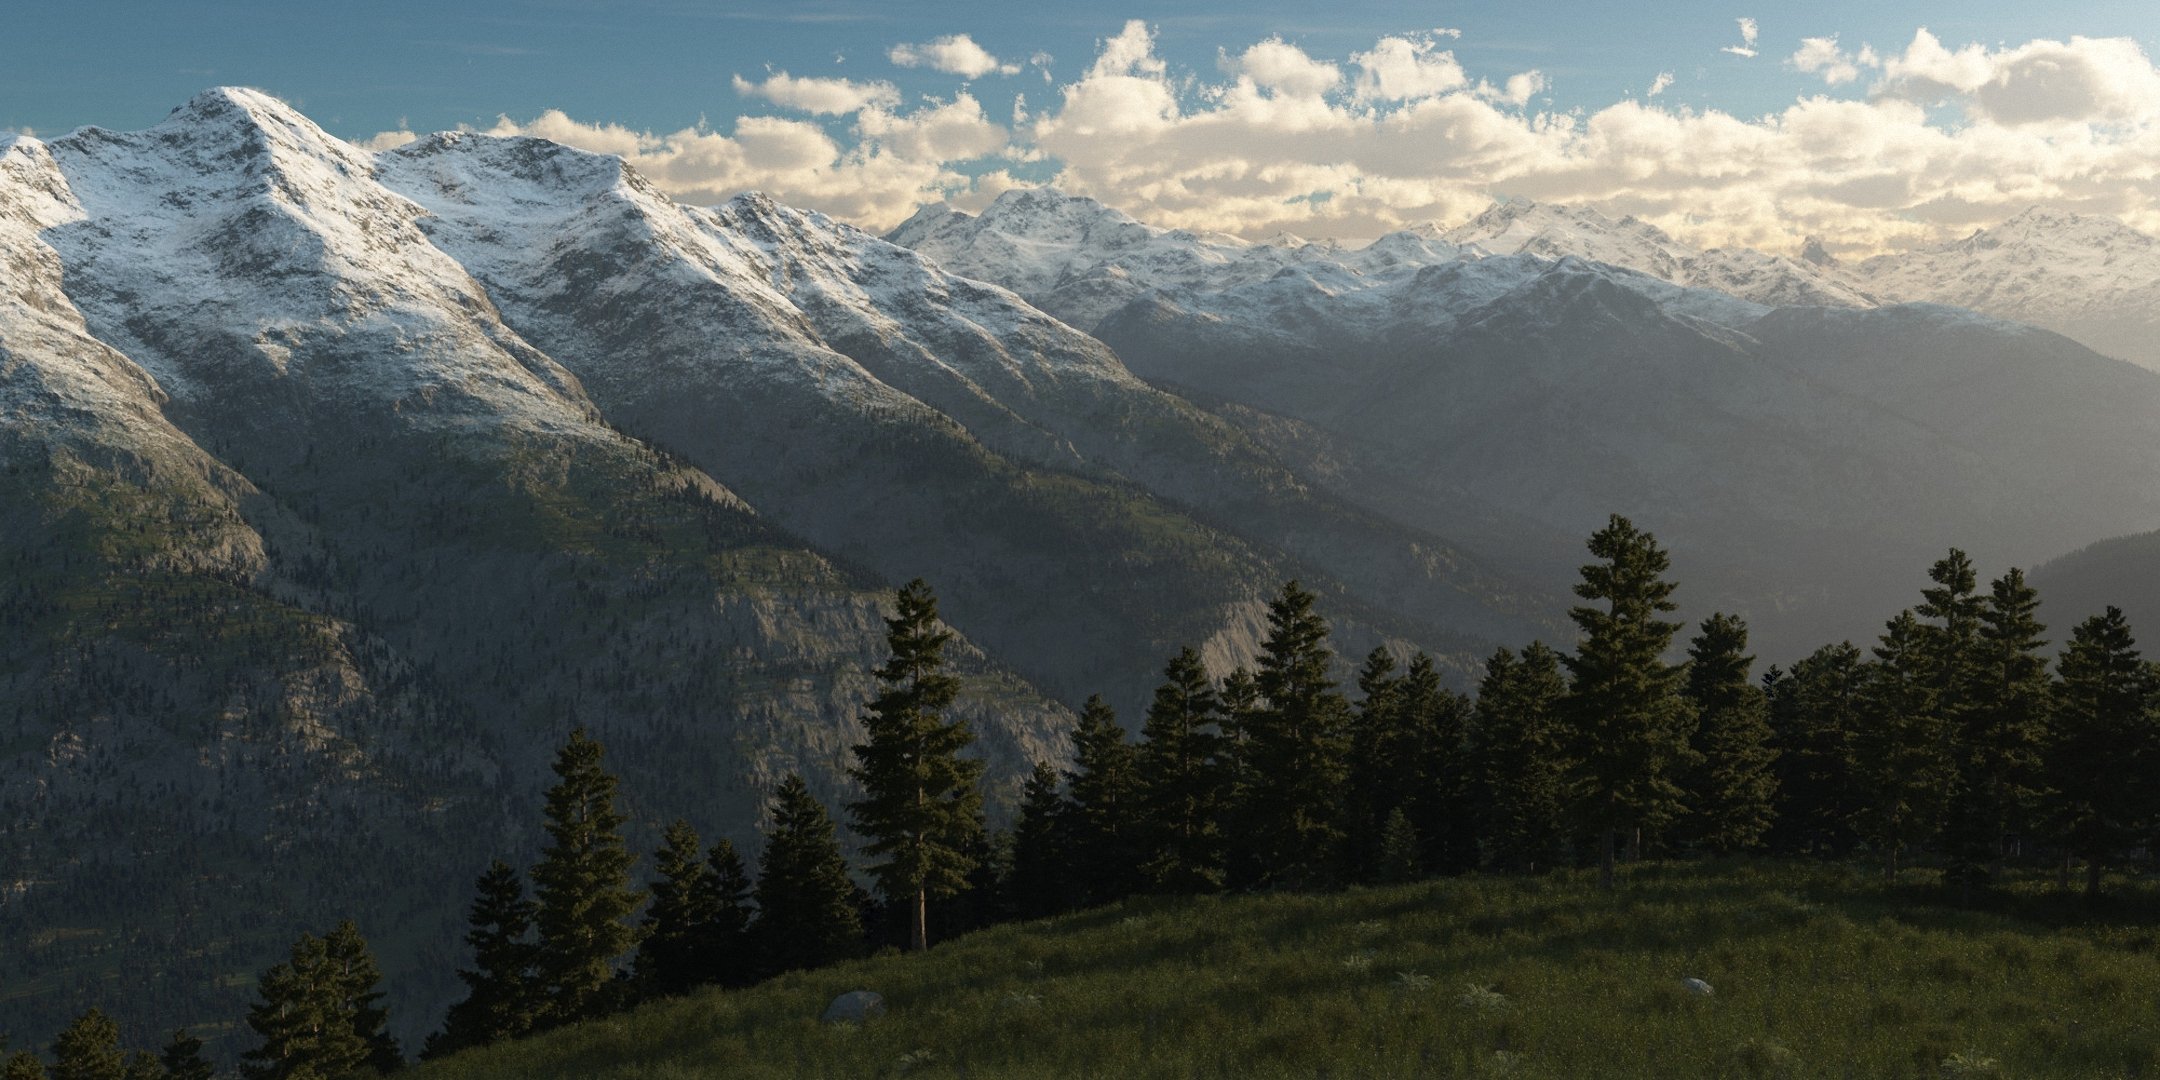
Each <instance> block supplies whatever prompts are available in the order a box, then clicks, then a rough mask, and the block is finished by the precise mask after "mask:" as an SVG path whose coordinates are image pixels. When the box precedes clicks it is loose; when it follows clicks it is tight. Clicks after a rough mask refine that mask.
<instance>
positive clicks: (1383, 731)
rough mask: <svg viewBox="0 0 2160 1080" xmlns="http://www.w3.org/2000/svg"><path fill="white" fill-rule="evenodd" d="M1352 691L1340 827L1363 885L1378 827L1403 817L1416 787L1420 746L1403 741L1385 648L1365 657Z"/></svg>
mask: <svg viewBox="0 0 2160 1080" xmlns="http://www.w3.org/2000/svg"><path fill="white" fill-rule="evenodd" d="M1357 687H1358V702H1357V706H1356V707H1355V708H1354V709H1353V710H1352V711H1351V714H1350V756H1349V761H1348V767H1349V777H1350V785H1349V791H1348V795H1349V800H1348V801H1349V814H1348V819H1347V820H1346V821H1345V822H1344V826H1345V829H1346V831H1347V832H1348V834H1349V837H1350V848H1351V852H1352V855H1353V859H1352V862H1353V866H1352V868H1351V869H1352V871H1353V873H1355V874H1356V875H1357V876H1358V877H1359V878H1361V879H1363V880H1368V881H1369V880H1377V878H1378V876H1379V865H1380V832H1381V829H1382V827H1383V826H1385V825H1386V823H1387V820H1388V816H1389V815H1390V814H1391V813H1393V812H1394V811H1396V810H1404V811H1405V813H1406V814H1407V810H1406V809H1405V808H1406V807H1407V805H1408V802H1409V799H1410V798H1411V797H1414V796H1415V794H1416V793H1417V788H1418V786H1419V785H1418V783H1417V777H1416V773H1417V768H1418V766H1419V765H1421V764H1423V762H1422V760H1421V757H1420V754H1419V750H1420V749H1421V747H1419V746H1418V745H1417V744H1416V742H1415V741H1412V740H1405V739H1404V738H1403V736H1404V734H1405V732H1404V730H1403V729H1404V727H1405V726H1406V725H1405V724H1404V720H1405V717H1404V712H1405V710H1404V709H1403V707H1402V698H1403V677H1402V675H1401V673H1400V672H1399V671H1398V669H1397V665H1396V663H1395V654H1394V653H1392V652H1389V651H1388V648H1387V646H1385V645H1381V646H1377V647H1375V648H1374V649H1373V651H1372V652H1370V653H1367V654H1366V655H1365V664H1364V666H1363V667H1361V668H1359V669H1358V674H1357ZM1406 742H1408V743H1409V744H1408V745H1405V743H1406ZM1405 773H1407V774H1409V777H1410V779H1409V781H1408V782H1407V783H1405V782H1404V781H1403V778H1402V777H1403V774H1405ZM1405 824H1408V821H1407V818H1406V819H1405ZM1419 861H1420V862H1421V863H1422V862H1423V859H1422V858H1420V860H1419Z"/></svg>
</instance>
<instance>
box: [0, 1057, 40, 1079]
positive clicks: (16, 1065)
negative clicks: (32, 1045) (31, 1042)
mask: <svg viewBox="0 0 2160 1080" xmlns="http://www.w3.org/2000/svg"><path fill="white" fill-rule="evenodd" d="M0 1080H46V1078H45V1063H44V1062H42V1061H39V1060H38V1056H37V1055H36V1054H33V1053H31V1052H30V1051H28V1050H17V1051H16V1052H14V1053H13V1054H10V1055H8V1059H7V1064H6V1065H5V1066H0Z"/></svg>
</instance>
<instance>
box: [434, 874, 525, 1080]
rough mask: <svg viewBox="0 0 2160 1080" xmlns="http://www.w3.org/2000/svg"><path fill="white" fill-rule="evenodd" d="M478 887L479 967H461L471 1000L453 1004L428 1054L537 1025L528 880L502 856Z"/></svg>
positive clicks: (471, 936) (469, 935)
mask: <svg viewBox="0 0 2160 1080" xmlns="http://www.w3.org/2000/svg"><path fill="white" fill-rule="evenodd" d="M473 889H474V892H475V893H476V895H475V896H474V898H473V902H472V907H471V908H469V909H468V914H467V918H468V921H469V924H470V927H471V928H470V929H468V930H467V931H466V932H465V944H466V945H468V946H470V947H471V949H472V952H473V966H472V967H471V968H470V969H464V970H460V971H459V972H458V979H459V980H461V981H462V982H464V984H465V999H464V1000H463V1001H460V1002H458V1003H457V1004H455V1005H452V1006H450V1012H449V1015H447V1016H446V1017H444V1018H443V1028H442V1030H441V1031H439V1032H437V1033H435V1034H434V1035H432V1036H430V1037H429V1038H428V1041H427V1046H426V1048H425V1049H423V1050H422V1051H421V1054H420V1056H421V1057H423V1058H436V1057H441V1056H443V1055H445V1054H454V1053H456V1052H458V1051H460V1050H464V1049H467V1048H470V1047H475V1046H487V1045H489V1044H492V1043H498V1042H502V1041H504V1040H506V1039H515V1038H517V1037H519V1036H521V1035H524V1034H525V1033H526V1032H528V1031H531V1030H532V1027H533V1020H534V1014H535V1013H536V1011H537V1010H538V1007H539V1002H538V1001H537V1000H536V997H535V987H534V983H533V961H534V959H535V957H536V955H537V949H536V947H535V946H534V945H533V942H532V940H531V938H530V933H531V930H532V920H533V902H532V901H531V900H528V899H526V897H525V882H524V881H523V879H521V878H520V877H519V876H518V872H517V871H516V870H515V869H513V868H512V867H511V866H510V864H509V863H506V862H504V861H502V860H501V859H497V860H495V861H494V862H493V863H491V864H489V866H488V868H487V872H486V873H483V874H481V875H480V879H479V880H478V881H476V882H474V883H473Z"/></svg>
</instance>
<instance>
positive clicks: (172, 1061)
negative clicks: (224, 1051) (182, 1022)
mask: <svg viewBox="0 0 2160 1080" xmlns="http://www.w3.org/2000/svg"><path fill="white" fill-rule="evenodd" d="M158 1065H159V1066H160V1067H161V1068H163V1069H164V1071H165V1080H214V1078H215V1077H216V1076H217V1069H216V1067H214V1066H212V1065H211V1064H210V1061H209V1059H208V1058H205V1057H203V1041H202V1040H201V1039H198V1038H196V1037H195V1036H194V1035H193V1034H192V1033H190V1032H189V1031H188V1030H187V1029H186V1028H181V1029H179V1030H178V1031H175V1032H173V1033H172V1040H171V1041H170V1042H167V1043H166V1044H165V1049H164V1051H163V1052H162V1053H160V1054H159V1055H158Z"/></svg>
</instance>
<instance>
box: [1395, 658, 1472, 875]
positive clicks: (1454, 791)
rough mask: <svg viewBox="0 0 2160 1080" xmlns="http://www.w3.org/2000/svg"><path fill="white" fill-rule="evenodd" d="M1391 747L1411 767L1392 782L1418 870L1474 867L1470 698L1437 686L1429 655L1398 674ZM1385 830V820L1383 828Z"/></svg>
mask: <svg viewBox="0 0 2160 1080" xmlns="http://www.w3.org/2000/svg"><path fill="white" fill-rule="evenodd" d="M1397 707H1398V708H1399V709H1400V710H1401V721H1400V724H1399V727H1398V733H1397V737H1396V738H1397V744H1398V745H1399V746H1400V747H1401V751H1400V752H1402V753H1404V754H1406V755H1408V756H1409V757H1410V759H1411V761H1412V764H1411V765H1410V766H1409V767H1407V768H1399V769H1398V770H1397V771H1396V773H1395V779H1394V782H1395V783H1396V784H1401V785H1406V786H1405V787H1403V788H1401V789H1400V790H1401V792H1402V794H1401V795H1400V796H1399V798H1400V803H1399V805H1400V806H1401V808H1402V810H1403V812H1404V813H1405V814H1407V815H1409V818H1410V824H1411V826H1412V827H1413V828H1414V829H1415V830H1416V832H1417V836H1418V843H1419V845H1420V846H1421V850H1422V852H1423V861H1422V862H1421V863H1420V866H1421V867H1422V868H1423V869H1425V870H1429V871H1433V872H1437V873H1443V874H1457V873H1462V872H1464V871H1467V870H1474V869H1476V868H1477V865H1478V861H1479V859H1481V858H1482V857H1483V853H1482V851H1481V850H1480V849H1481V846H1482V837H1480V836H1479V827H1478V805H1479V799H1480V798H1481V796H1480V794H1479V786H1480V783H1481V780H1480V776H1479V772H1480V770H1479V768H1478V766H1477V764H1476V762H1475V761H1474V760H1473V758H1472V757H1471V738H1470V725H1471V713H1472V706H1471V703H1470V699H1469V698H1466V697H1464V696H1463V695H1461V694H1458V693H1455V692H1454V691H1452V690H1449V689H1447V688H1446V687H1444V686H1442V685H1440V671H1439V669H1438V668H1436V667H1434V666H1433V661H1432V657H1430V656H1427V655H1425V654H1424V653H1422V652H1421V653H1418V654H1417V655H1415V656H1412V657H1411V658H1410V666H1409V668H1408V670H1406V671H1405V672H1404V673H1403V679H1402V690H1401V700H1400V702H1399V704H1398V706H1397ZM1383 825H1384V823H1383Z"/></svg>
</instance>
